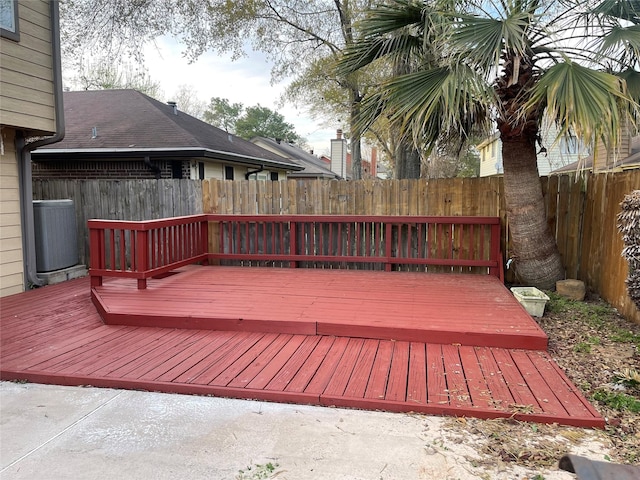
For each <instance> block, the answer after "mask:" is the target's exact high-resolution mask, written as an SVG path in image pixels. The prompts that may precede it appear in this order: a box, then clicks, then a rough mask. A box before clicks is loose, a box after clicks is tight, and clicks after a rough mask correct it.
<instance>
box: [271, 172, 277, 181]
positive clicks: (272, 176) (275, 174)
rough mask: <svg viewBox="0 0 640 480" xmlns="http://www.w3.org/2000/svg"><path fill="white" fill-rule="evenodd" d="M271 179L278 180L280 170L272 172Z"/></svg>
mask: <svg viewBox="0 0 640 480" xmlns="http://www.w3.org/2000/svg"><path fill="white" fill-rule="evenodd" d="M271 181H272V182H277V181H278V172H271Z"/></svg>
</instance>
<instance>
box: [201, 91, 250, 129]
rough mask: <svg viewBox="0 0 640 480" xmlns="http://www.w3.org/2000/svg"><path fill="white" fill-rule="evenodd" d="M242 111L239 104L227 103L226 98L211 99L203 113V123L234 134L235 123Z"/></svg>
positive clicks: (241, 106)
mask: <svg viewBox="0 0 640 480" xmlns="http://www.w3.org/2000/svg"><path fill="white" fill-rule="evenodd" d="M243 109H244V105H242V104H241V103H229V100H228V99H226V98H220V97H213V98H212V99H211V102H209V106H208V107H207V109H206V110H205V112H204V117H203V118H204V121H205V122H208V123H210V124H211V125H213V126H215V127H218V128H222V129H223V130H225V131H227V132H229V133H235V131H236V123H237V122H238V119H239V118H240V114H241V113H242V110H243Z"/></svg>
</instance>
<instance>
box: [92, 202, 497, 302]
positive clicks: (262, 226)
mask: <svg viewBox="0 0 640 480" xmlns="http://www.w3.org/2000/svg"><path fill="white" fill-rule="evenodd" d="M210 230H211V231H212V232H214V235H213V236H212V238H209V231H210ZM89 231H90V239H91V265H90V270H89V274H90V276H91V286H92V287H97V286H100V285H102V278H103V277H105V276H114V277H128V278H133V279H137V281H138V288H139V289H144V288H146V286H147V279H149V278H152V277H154V276H157V275H161V274H163V273H166V272H169V271H170V270H173V269H175V268H178V267H181V266H184V265H188V264H191V263H198V262H208V261H210V260H211V261H221V262H225V263H227V264H228V263H229V262H230V263H231V264H233V265H249V266H251V265H261V266H277V267H293V268H295V267H305V268H335V269H353V268H365V269H384V270H386V271H391V270H410V271H426V272H433V271H437V272H458V273H481V274H482V273H483V274H487V273H488V274H490V275H495V276H497V277H499V278H501V279H502V268H501V264H502V259H501V255H500V219H499V218H497V217H424V216H420V217H418V216H410V217H409V216H393V217H390V216H368V217H367V216H354V215H349V216H340V215H213V214H203V215H192V216H187V217H177V218H169V219H164V220H151V221H143V222H127V221H112V220H111V221H110V220H90V221H89Z"/></svg>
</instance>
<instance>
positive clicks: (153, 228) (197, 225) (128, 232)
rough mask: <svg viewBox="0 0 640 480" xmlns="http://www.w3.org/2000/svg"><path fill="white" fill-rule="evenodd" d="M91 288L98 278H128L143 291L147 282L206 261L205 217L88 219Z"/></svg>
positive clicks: (100, 282)
mask: <svg viewBox="0 0 640 480" xmlns="http://www.w3.org/2000/svg"><path fill="white" fill-rule="evenodd" d="M88 225H89V248H90V253H91V258H90V264H89V266H90V268H89V275H90V276H91V286H92V287H95V286H99V285H102V277H104V276H110V277H129V278H135V279H137V280H138V288H141V289H142V288H146V286H147V279H148V278H150V277H153V276H156V275H160V274H162V273H166V272H168V271H171V270H173V269H175V268H178V267H181V266H184V265H189V264H192V263H197V262H202V261H207V259H208V238H209V237H208V221H207V217H206V216H205V215H193V216H187V217H175V218H167V219H163V220H148V221H142V222H130V221H120V220H89V222H88Z"/></svg>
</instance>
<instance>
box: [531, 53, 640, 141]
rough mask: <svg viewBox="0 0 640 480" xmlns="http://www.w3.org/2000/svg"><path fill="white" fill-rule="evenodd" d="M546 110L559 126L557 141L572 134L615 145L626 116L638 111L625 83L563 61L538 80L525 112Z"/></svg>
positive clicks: (615, 77)
mask: <svg viewBox="0 0 640 480" xmlns="http://www.w3.org/2000/svg"><path fill="white" fill-rule="evenodd" d="M540 105H545V106H546V111H547V115H548V116H549V117H550V118H551V119H553V120H555V121H556V123H557V124H558V127H559V128H558V130H559V132H558V138H560V137H561V136H563V135H565V134H567V133H568V132H573V133H574V134H575V135H577V136H578V137H579V138H582V139H584V140H586V141H593V140H595V139H602V140H603V141H604V142H605V145H609V144H613V145H615V144H617V142H618V136H619V127H620V125H622V123H623V119H624V117H625V115H626V112H634V111H637V110H638V107H639V105H638V104H637V103H636V102H635V101H634V100H633V99H632V98H631V96H630V95H629V93H628V90H627V89H626V83H625V81H624V80H623V79H621V78H620V77H617V76H615V75H613V74H610V73H606V72H602V71H597V70H593V69H590V68H587V67H584V66H582V65H579V64H577V63H575V62H571V61H566V62H564V63H559V64H557V65H554V66H552V67H550V68H549V69H548V70H547V71H546V72H545V73H544V74H543V75H542V76H541V77H540V79H539V80H538V82H537V84H536V85H535V87H534V89H533V91H532V95H531V98H530V100H529V101H528V102H527V103H526V104H525V105H524V109H523V114H524V112H526V111H528V110H530V109H537V108H539V106H540Z"/></svg>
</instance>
